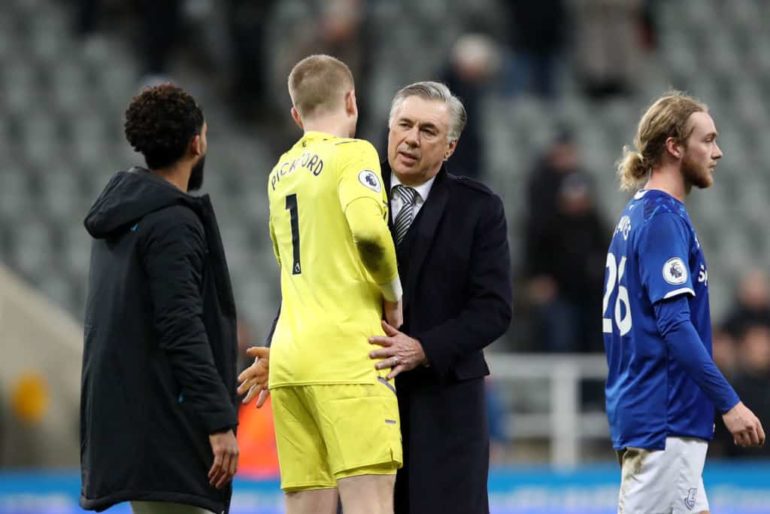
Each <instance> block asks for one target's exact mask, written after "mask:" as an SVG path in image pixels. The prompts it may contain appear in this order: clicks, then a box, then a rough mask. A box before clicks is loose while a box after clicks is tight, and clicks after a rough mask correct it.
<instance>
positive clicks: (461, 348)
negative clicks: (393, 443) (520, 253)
mask: <svg viewBox="0 0 770 514" xmlns="http://www.w3.org/2000/svg"><path fill="white" fill-rule="evenodd" d="M390 176H391V175H390V168H389V166H388V165H387V163H386V164H384V165H383V178H384V181H385V184H388V186H389V185H390ZM388 190H390V187H388ZM398 254H399V271H400V273H401V281H402V284H403V287H404V326H403V327H402V331H403V332H405V333H406V334H408V335H410V336H412V337H415V338H416V339H418V340H419V341H420V342H421V343H422V346H423V349H424V350H425V354H426V355H427V357H428V361H429V363H430V364H429V366H428V367H420V368H417V369H414V370H412V371H409V372H406V373H403V374H401V375H399V376H398V377H397V379H396V387H397V390H398V401H399V410H400V413H401V427H402V435H403V444H404V468H403V469H402V470H400V471H399V473H398V476H397V479H396V496H395V511H396V513H397V514H407V513H410V514H416V513H419V514H431V513H434V512H435V513H437V514H454V513H456V514H483V513H487V512H488V511H489V504H488V499H487V473H488V468H489V434H488V429H487V422H486V408H485V400H484V376H485V375H488V374H489V369H488V368H487V364H486V361H485V360H484V355H483V353H482V349H483V348H484V347H485V346H487V345H488V344H490V343H492V342H493V341H494V340H495V339H496V338H497V337H499V336H500V335H502V334H503V333H504V332H505V330H506V329H507V328H508V324H509V323H510V320H511V275H510V270H511V263H510V254H509V250H508V240H507V229H506V223H505V215H504V211H503V204H502V202H501V200H500V198H499V197H498V196H496V195H495V194H494V193H492V192H491V191H490V190H489V189H487V188H486V187H485V186H483V185H482V184H480V183H479V182H476V181H475V180H472V179H468V178H465V177H456V176H453V175H451V174H449V173H447V172H446V169H442V170H441V171H440V172H439V174H438V175H437V176H436V180H435V182H434V183H433V187H432V189H431V191H430V194H429V196H428V200H427V201H426V202H425V204H424V205H423V206H422V208H421V209H420V212H419V214H418V216H417V218H416V219H415V221H414V223H413V224H412V226H411V227H410V229H409V232H408V233H407V235H406V237H405V238H404V241H403V242H402V243H401V245H400V247H399V248H398Z"/></svg>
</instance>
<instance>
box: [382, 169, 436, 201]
mask: <svg viewBox="0 0 770 514" xmlns="http://www.w3.org/2000/svg"><path fill="white" fill-rule="evenodd" d="M434 180H436V176H435V175H434V176H432V177H431V178H430V179H428V180H427V181H426V182H423V183H422V184H420V185H419V186H409V187H411V188H412V189H414V190H415V191H417V194H418V195H420V199H421V200H422V201H423V202H425V201H426V200H427V199H428V195H429V194H430V190H431V188H432V187H433V181H434ZM401 185H403V184H401V181H400V180H398V176H397V175H396V174H395V173H392V172H391V174H390V191H391V192H393V188H394V187H396V186H401Z"/></svg>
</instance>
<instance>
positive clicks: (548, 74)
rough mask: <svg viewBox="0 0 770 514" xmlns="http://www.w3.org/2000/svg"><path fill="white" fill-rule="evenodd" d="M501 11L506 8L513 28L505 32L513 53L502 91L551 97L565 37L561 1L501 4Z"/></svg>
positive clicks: (556, 89) (564, 11) (553, 92)
mask: <svg viewBox="0 0 770 514" xmlns="http://www.w3.org/2000/svg"><path fill="white" fill-rule="evenodd" d="M501 8H504V9H507V11H508V18H509V19H510V25H511V26H512V27H513V28H512V30H510V31H509V32H508V33H509V34H510V40H509V41H510V45H511V49H512V50H513V52H514V55H513V56H512V58H511V59H510V60H509V63H508V66H507V72H508V73H507V76H506V80H505V84H504V85H503V89H504V91H505V92H508V93H518V92H521V91H529V92H531V93H534V94H536V95H538V96H541V97H544V98H553V97H555V96H556V94H557V92H558V84H557V80H556V75H557V67H558V66H557V65H558V61H559V57H560V56H561V53H562V50H563V48H564V41H565V39H566V34H567V16H566V9H565V6H564V0H538V1H536V2H533V1H521V0H518V1H504V2H502V5H501Z"/></svg>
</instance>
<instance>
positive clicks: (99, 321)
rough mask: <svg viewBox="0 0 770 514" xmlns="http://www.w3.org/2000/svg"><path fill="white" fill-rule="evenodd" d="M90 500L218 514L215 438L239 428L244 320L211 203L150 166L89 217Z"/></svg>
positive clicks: (86, 490)
mask: <svg viewBox="0 0 770 514" xmlns="http://www.w3.org/2000/svg"><path fill="white" fill-rule="evenodd" d="M85 225H86V228H87V229H88V231H89V233H90V234H91V235H92V236H93V237H94V241H93V248H92V255H91V270H90V274H89V286H88V299H87V305H86V313H85V347H84V352H83V374H82V392H81V418H80V419H81V474H82V490H81V498H80V503H81V505H82V506H83V507H84V508H86V509H93V510H104V509H106V508H108V507H110V506H111V505H113V504H115V503H118V502H121V501H127V500H145V501H172V502H178V503H184V504H190V505H195V506H199V507H202V508H205V509H208V510H211V511H213V512H216V513H217V514H219V513H223V512H226V511H227V510H228V509H229V503H230V495H231V489H230V486H229V485H228V486H227V487H226V488H224V489H222V490H216V489H214V488H213V487H211V486H210V485H209V483H208V477H207V473H208V470H209V468H210V467H211V464H212V461H213V455H212V452H211V446H210V443H209V439H208V436H209V434H211V433H214V432H218V431H222V430H227V429H229V428H234V427H235V426H236V425H237V416H236V404H237V403H236V402H237V399H236V391H235V387H236V385H235V381H236V362H235V360H236V352H237V342H236V319H235V305H234V302H233V295H232V289H231V284H230V278H229V273H228V270H227V264H226V262H225V255H224V251H223V248H222V242H221V239H220V235H219V230H218V228H217V223H216V219H215V217H214V211H213V209H212V207H211V203H210V201H209V199H208V197H207V196H206V197H200V198H197V197H193V196H190V195H188V194H185V193H183V192H182V191H180V190H178V189H176V188H175V187H174V186H172V185H171V184H170V183H168V182H166V181H165V180H163V179H162V178H159V177H157V176H155V175H153V174H151V173H150V172H148V171H146V170H141V169H134V170H132V171H128V172H119V173H117V174H116V175H115V176H114V177H113V178H112V179H111V180H110V182H109V183H108V185H107V187H106V188H105V190H104V191H103V192H102V193H101V195H100V196H99V198H98V199H97V200H96V202H95V203H94V205H93V207H92V208H91V211H90V212H89V213H88V216H87V217H86V221H85Z"/></svg>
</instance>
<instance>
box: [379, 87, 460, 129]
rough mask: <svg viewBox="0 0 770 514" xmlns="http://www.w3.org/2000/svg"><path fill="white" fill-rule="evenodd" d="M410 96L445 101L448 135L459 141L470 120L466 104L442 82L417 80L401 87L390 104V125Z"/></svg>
mask: <svg viewBox="0 0 770 514" xmlns="http://www.w3.org/2000/svg"><path fill="white" fill-rule="evenodd" d="M410 96H419V97H420V98H423V99H425V100H436V101H439V102H444V103H445V104H446V105H447V107H448V108H449V133H448V134H447V137H448V138H449V140H450V141H457V140H458V139H460V134H462V131H463V129H464V128H465V122H466V121H467V120H468V115H467V114H466V112H465V106H463V103H462V102H461V101H460V99H459V98H457V97H456V96H455V95H453V94H452V92H451V91H450V90H449V88H448V87H446V85H444V84H442V83H441V82H432V81H424V82H415V83H414V84H409V85H408V86H406V87H403V88H401V90H399V92H398V93H396V96H394V97H393V101H392V102H391V104H390V116H389V117H388V126H390V125H391V123H393V117H394V116H395V114H396V111H397V110H398V108H399V107H400V106H401V104H402V103H403V102H404V100H406V99H407V98H408V97H410Z"/></svg>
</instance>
